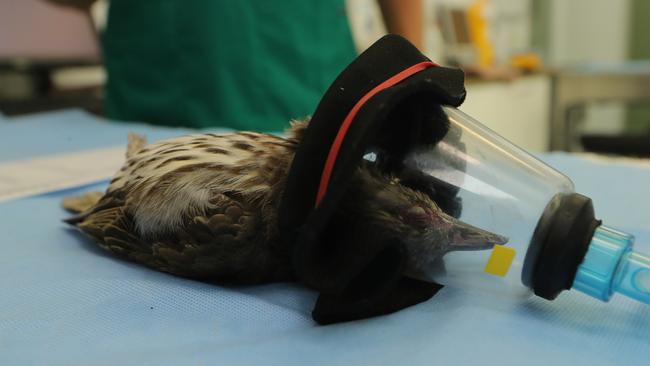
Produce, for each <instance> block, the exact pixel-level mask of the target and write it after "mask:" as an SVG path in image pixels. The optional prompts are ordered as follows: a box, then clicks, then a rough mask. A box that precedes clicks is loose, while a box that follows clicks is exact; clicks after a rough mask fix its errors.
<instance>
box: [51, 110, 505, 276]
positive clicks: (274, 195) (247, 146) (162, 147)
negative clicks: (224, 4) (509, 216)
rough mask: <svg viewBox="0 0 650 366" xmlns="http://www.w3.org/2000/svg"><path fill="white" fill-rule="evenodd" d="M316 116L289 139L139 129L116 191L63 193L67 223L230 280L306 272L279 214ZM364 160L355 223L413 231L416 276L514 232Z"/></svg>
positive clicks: (120, 252)
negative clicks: (456, 210)
mask: <svg viewBox="0 0 650 366" xmlns="http://www.w3.org/2000/svg"><path fill="white" fill-rule="evenodd" d="M307 126H308V121H307V120H305V121H293V122H292V126H291V127H290V128H289V129H288V130H287V131H286V134H285V135H284V136H277V135H271V134H263V133H257V132H235V133H229V134H213V133H205V134H195V135H188V136H181V137H176V138H172V139H168V140H163V141H160V142H157V143H153V144H147V141H146V138H144V137H142V136H139V135H135V134H129V141H128V146H127V151H126V160H125V162H124V164H123V166H122V167H121V169H120V170H119V171H118V172H117V173H116V174H115V175H114V177H113V178H112V180H111V181H110V183H109V185H108V188H107V189H106V191H105V192H104V193H103V194H102V193H98V192H91V193H88V194H84V195H82V196H77V197H68V198H66V199H64V200H63V207H64V208H66V209H68V210H69V211H71V212H74V213H76V215H74V216H72V217H70V218H68V219H66V220H65V221H66V222H67V223H68V224H71V225H73V226H74V227H76V228H78V229H79V230H81V231H82V232H83V233H85V234H86V235H87V236H88V237H90V238H91V239H93V240H94V241H95V242H96V243H97V244H98V245H99V246H100V247H101V248H103V249H105V250H106V251H108V252H111V253H113V254H114V255H116V256H118V257H121V258H124V259H126V260H130V261H133V262H137V263H140V264H143V265H145V266H147V267H150V268H153V269H155V270H158V271H162V272H167V273H170V274H173V275H177V276H181V277H186V278H191V279H196V280H202V281H213V282H214V281H217V282H223V283H241V284H259V283H269V282H276V281H292V280H295V276H296V275H295V273H294V271H293V269H292V263H291V258H292V256H291V253H290V249H289V246H287V245H283V243H282V242H281V235H280V232H279V228H278V227H279V225H278V210H279V206H280V200H281V197H282V195H283V193H284V184H285V181H286V177H287V175H288V172H289V169H290V167H291V163H292V160H293V156H294V154H295V152H296V150H297V148H298V145H299V144H300V142H301V140H302V136H304V133H305V130H306V129H307ZM402 183H403V182H402V181H401V180H400V178H399V176H397V175H395V174H388V173H383V172H381V171H380V170H379V169H377V168H376V167H374V166H373V164H371V162H369V161H366V160H364V162H362V163H361V164H360V165H359V166H358V167H357V168H356V170H355V171H354V173H353V174H352V177H351V183H350V187H351V188H350V189H349V190H348V192H347V193H346V197H345V198H344V199H343V200H342V202H343V203H342V204H341V207H340V214H341V217H343V218H344V219H345V220H349V221H355V222H363V223H366V224H368V225H372V226H373V227H377V228H380V229H379V230H382V232H385V233H386V235H389V236H393V237H399V238H402V240H403V242H404V244H405V246H406V249H407V253H408V258H409V259H408V260H407V265H406V266H407V274H408V273H412V274H414V276H419V275H420V274H421V273H424V272H426V270H427V266H430V265H431V263H433V261H435V260H436V259H438V258H440V257H442V256H443V255H444V254H446V253H448V252H450V251H457V250H485V249H489V248H492V247H493V245H495V244H502V243H505V242H507V240H508V239H507V238H506V237H504V236H501V235H498V234H494V233H491V232H489V231H486V230H482V229H480V228H477V227H474V226H471V225H469V224H467V223H464V222H462V221H460V220H459V219H457V218H455V217H452V216H450V215H448V214H446V213H445V212H444V211H443V210H441V209H440V207H439V206H438V205H437V204H436V202H434V200H433V199H432V198H431V197H430V196H429V195H427V194H425V193H423V192H422V191H419V190H417V189H414V188H410V187H409V186H407V185H406V184H402Z"/></svg>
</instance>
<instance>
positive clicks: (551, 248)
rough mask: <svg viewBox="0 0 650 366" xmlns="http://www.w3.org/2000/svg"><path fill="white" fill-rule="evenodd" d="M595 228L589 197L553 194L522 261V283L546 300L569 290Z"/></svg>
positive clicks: (574, 194)
mask: <svg viewBox="0 0 650 366" xmlns="http://www.w3.org/2000/svg"><path fill="white" fill-rule="evenodd" d="M598 225H600V221H599V220H596V218H595V217H594V206H593V203H592V202H591V199H590V198H589V197H585V196H583V195H581V194H578V193H558V194H557V195H555V196H554V197H553V198H552V199H551V201H550V202H549V204H548V205H547V206H546V209H545V210H544V213H543V214H542V217H541V218H540V219H539V222H538V223H537V227H536V228H535V232H534V234H533V238H532V240H531V243H530V247H529V248H528V252H527V253H526V259H525V262H524V271H523V273H522V281H523V283H524V284H525V285H527V286H529V287H531V288H532V289H533V291H534V292H535V295H537V296H540V297H543V298H545V299H547V300H553V299H555V298H556V297H557V295H559V294H560V292H562V291H563V290H568V289H570V288H571V286H572V285H573V280H574V279H575V276H576V272H577V271H578V266H580V263H582V261H583V259H584V258H585V255H586V254H587V249H588V248H589V243H590V242H591V238H592V237H593V235H594V231H595V230H596V227H598Z"/></svg>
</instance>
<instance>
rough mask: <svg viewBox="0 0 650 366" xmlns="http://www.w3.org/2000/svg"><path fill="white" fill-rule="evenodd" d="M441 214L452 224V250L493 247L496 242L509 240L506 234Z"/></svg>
mask: <svg viewBox="0 0 650 366" xmlns="http://www.w3.org/2000/svg"><path fill="white" fill-rule="evenodd" d="M440 215H441V216H443V220H444V221H447V223H448V224H449V225H450V227H449V231H448V235H449V236H448V238H449V250H450V251H452V250H453V251H456V250H484V249H491V248H492V247H494V245H495V244H505V243H507V242H508V238H507V237H505V236H502V235H498V234H495V233H492V232H489V231H486V230H483V229H479V228H477V227H475V226H472V225H470V224H467V223H465V222H463V221H460V220H458V219H456V218H454V217H452V216H449V215H447V214H444V213H440Z"/></svg>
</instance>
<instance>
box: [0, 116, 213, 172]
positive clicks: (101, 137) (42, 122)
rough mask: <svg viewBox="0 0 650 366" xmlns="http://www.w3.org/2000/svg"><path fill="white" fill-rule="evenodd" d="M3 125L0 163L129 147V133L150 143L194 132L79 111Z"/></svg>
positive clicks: (12, 120)
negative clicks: (128, 121) (111, 119)
mask: <svg viewBox="0 0 650 366" xmlns="http://www.w3.org/2000/svg"><path fill="white" fill-rule="evenodd" d="M0 121H2V122H1V123H2V124H0V126H2V130H1V133H0V162H2V161H9V160H18V159H27V158H32V157H36V156H42V155H48V154H54V153H69V152H77V151H83V150H88V149H98V148H103V147H109V146H114V145H121V144H126V137H127V135H128V133H129V132H136V133H139V134H143V135H146V136H147V138H148V139H149V141H156V140H160V139H163V138H169V137H173V136H178V135H184V134H188V133H191V132H193V130H190V129H184V128H160V127H152V126H151V125H146V124H136V123H115V122H108V121H106V120H104V119H102V118H99V117H95V116H93V115H92V114H89V113H87V112H85V111H81V110H76V109H68V110H62V111H58V112H51V113H42V114H35V115H29V116H20V117H4V118H2V119H0ZM211 131H225V130H223V129H221V130H220V129H212V130H211Z"/></svg>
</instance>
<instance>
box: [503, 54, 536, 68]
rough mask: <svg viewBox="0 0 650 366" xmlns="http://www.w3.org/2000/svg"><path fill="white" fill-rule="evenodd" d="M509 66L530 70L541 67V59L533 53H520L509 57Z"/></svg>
mask: <svg viewBox="0 0 650 366" xmlns="http://www.w3.org/2000/svg"><path fill="white" fill-rule="evenodd" d="M510 66H512V67H514V68H516V69H519V70H524V71H531V72H532V71H537V70H539V69H540V68H541V67H542V60H541V59H540V58H539V56H538V55H536V54H534V53H521V54H518V55H513V56H512V57H510Z"/></svg>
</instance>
